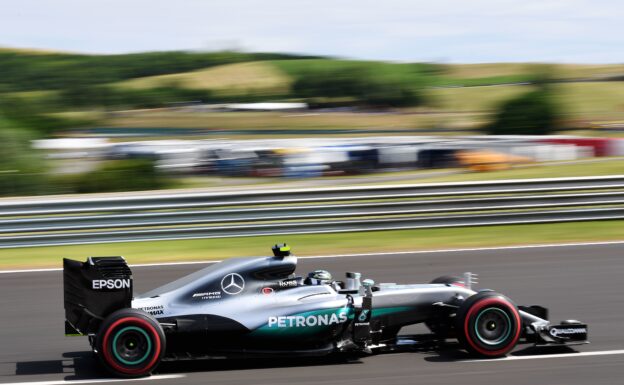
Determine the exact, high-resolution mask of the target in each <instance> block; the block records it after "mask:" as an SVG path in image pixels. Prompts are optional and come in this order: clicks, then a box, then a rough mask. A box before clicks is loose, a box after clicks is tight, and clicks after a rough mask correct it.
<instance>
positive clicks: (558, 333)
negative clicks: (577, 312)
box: [550, 327, 587, 337]
mask: <svg viewBox="0 0 624 385" xmlns="http://www.w3.org/2000/svg"><path fill="white" fill-rule="evenodd" d="M574 334H587V328H585V327H577V328H570V327H568V328H552V329H550V335H551V336H553V337H565V336H571V335H574Z"/></svg>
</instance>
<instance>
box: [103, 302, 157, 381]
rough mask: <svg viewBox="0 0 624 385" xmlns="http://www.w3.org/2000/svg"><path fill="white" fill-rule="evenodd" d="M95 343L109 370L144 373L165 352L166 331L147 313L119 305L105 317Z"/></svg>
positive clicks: (125, 374) (126, 374)
mask: <svg viewBox="0 0 624 385" xmlns="http://www.w3.org/2000/svg"><path fill="white" fill-rule="evenodd" d="M95 347H96V350H97V352H98V356H99V357H100V360H101V361H102V363H103V364H104V366H105V367H106V369H108V370H109V371H110V372H111V373H113V374H115V375H117V376H120V377H126V378H135V377H144V376H148V375H149V374H150V373H151V372H152V371H153V370H154V369H155V368H156V366H158V364H159V363H160V360H161V359H162V357H163V355H164V353H165V334H164V332H163V329H162V327H161V326H160V324H159V323H158V322H157V321H156V320H155V319H154V318H153V317H152V316H150V315H149V314H147V313H145V312H143V311H141V310H137V309H122V310H118V311H116V312H114V313H112V314H111V315H109V316H108V317H107V318H106V319H105V320H104V322H103V323H102V325H101V326H100V329H99V331H98V334H97V336H96V340H95Z"/></svg>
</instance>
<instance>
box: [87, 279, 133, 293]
mask: <svg viewBox="0 0 624 385" xmlns="http://www.w3.org/2000/svg"><path fill="white" fill-rule="evenodd" d="M130 285H131V282H130V279H129V278H126V279H121V278H117V279H94V280H93V281H91V288H92V289H93V290H104V289H108V290H120V289H129V288H130Z"/></svg>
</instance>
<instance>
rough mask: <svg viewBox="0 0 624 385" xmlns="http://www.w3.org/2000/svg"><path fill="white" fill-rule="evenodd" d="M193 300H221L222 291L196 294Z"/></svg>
mask: <svg viewBox="0 0 624 385" xmlns="http://www.w3.org/2000/svg"><path fill="white" fill-rule="evenodd" d="M193 298H199V299H220V298H221V292H220V291H206V292H203V293H195V294H193Z"/></svg>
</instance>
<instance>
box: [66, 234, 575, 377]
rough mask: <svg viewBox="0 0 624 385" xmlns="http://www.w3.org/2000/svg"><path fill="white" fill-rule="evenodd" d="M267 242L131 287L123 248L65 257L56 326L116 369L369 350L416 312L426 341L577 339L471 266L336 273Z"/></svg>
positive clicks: (494, 346) (473, 343) (145, 371)
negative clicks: (438, 273)
mask: <svg viewBox="0 0 624 385" xmlns="http://www.w3.org/2000/svg"><path fill="white" fill-rule="evenodd" d="M272 251H273V255H272V256H267V257H254V258H232V259H228V260H226V261H224V262H220V263H215V264H212V265H210V266H209V267H206V268H204V269H201V270H199V271H196V272H194V273H192V274H190V275H188V276H185V277H183V278H180V279H178V280H176V281H173V282H171V283H168V284H166V285H164V286H162V287H159V288H156V289H153V290H151V291H148V292H147V293H144V294H142V295H137V296H134V295H133V290H132V288H133V280H132V272H131V270H130V268H129V267H128V265H127V263H126V261H125V260H124V259H123V258H122V257H90V258H88V259H87V260H86V262H80V261H75V260H70V259H64V260H63V281H64V282H63V284H64V306H65V318H66V320H65V332H66V334H69V335H86V336H88V339H89V342H90V344H91V347H92V349H93V351H94V352H95V353H96V355H97V356H98V357H99V358H100V360H101V362H102V363H103V365H104V366H105V367H106V368H107V369H108V370H110V371H111V372H112V373H114V374H116V375H118V376H122V377H141V376H147V375H149V374H150V373H151V372H152V371H153V370H154V369H155V368H156V367H157V365H158V364H159V363H160V362H161V361H163V360H180V359H190V358H200V359H204V358H206V359H207V358H224V357H225V358H239V357H257V356H265V357H266V356H288V357H292V356H323V355H330V354H342V353H346V354H374V353H377V352H383V351H387V350H388V349H390V350H392V348H393V347H397V346H399V344H400V341H401V336H400V335H399V332H400V330H401V329H402V328H403V327H405V326H407V325H413V324H417V323H424V324H425V325H426V326H427V327H428V328H429V330H430V331H431V333H430V334H429V336H430V337H431V338H432V339H433V340H436V341H445V340H453V339H456V340H458V341H459V343H460V346H461V347H463V348H464V349H465V350H467V351H468V352H469V353H472V354H474V355H476V356H481V357H501V356H504V355H506V354H507V353H509V352H510V351H511V350H512V349H513V348H514V347H515V346H516V344H518V343H519V342H527V343H534V344H537V345H559V346H561V345H574V344H583V343H587V325H586V324H583V323H581V322H579V321H575V320H568V321H564V322H562V323H560V324H556V325H555V324H551V323H550V322H549V321H548V311H547V309H545V308H544V307H541V306H517V305H516V304H515V303H514V302H512V301H511V300H510V299H509V298H507V297H506V296H504V295H502V294H499V293H497V292H494V291H491V290H475V289H473V284H474V283H475V279H474V276H473V275H472V274H471V273H465V274H464V275H463V276H462V277H455V276H442V277H439V278H436V279H434V280H433V281H432V282H431V283H427V284H396V283H379V284H376V283H375V282H374V281H373V280H370V279H364V280H362V276H361V274H360V273H357V272H347V273H346V276H345V279H344V280H342V281H337V280H333V279H332V277H331V274H330V273H329V272H327V271H325V270H316V271H313V272H311V273H309V274H307V275H306V276H305V277H303V276H297V275H295V269H296V266H297V258H296V257H295V256H294V255H292V254H291V252H290V247H289V246H287V245H285V244H280V245H275V246H274V247H273V248H272ZM383 348H386V349H385V350H384V349H383Z"/></svg>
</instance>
